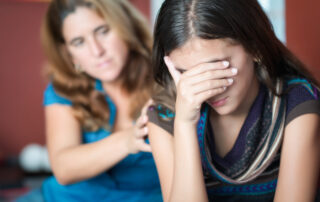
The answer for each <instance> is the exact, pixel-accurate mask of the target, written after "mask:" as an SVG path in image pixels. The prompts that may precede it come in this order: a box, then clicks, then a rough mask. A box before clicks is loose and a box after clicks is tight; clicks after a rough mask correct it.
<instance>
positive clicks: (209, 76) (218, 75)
mask: <svg viewBox="0 0 320 202" xmlns="http://www.w3.org/2000/svg"><path fill="white" fill-rule="evenodd" d="M237 73H238V70H237V68H228V69H225V70H211V71H207V72H202V73H200V74H197V75H194V76H192V77H187V78H186V77H184V78H181V80H183V81H184V82H187V83H188V84H189V85H193V84H197V83H200V82H203V81H206V80H213V79H222V78H230V79H231V77H234V76H235V75H237Z"/></svg>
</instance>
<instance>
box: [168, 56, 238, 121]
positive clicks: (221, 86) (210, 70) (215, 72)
mask: <svg viewBox="0 0 320 202" xmlns="http://www.w3.org/2000/svg"><path fill="white" fill-rule="evenodd" d="M164 61H165V64H166V65H167V67H168V70H169V72H170V74H171V76H172V78H173V80H174V82H175V84H176V87H177V99H176V106H175V111H176V120H179V121H184V122H189V123H194V124H196V123H197V121H198V119H199V116H200V113H199V111H200V107H201V104H202V103H203V102H205V101H206V100H208V99H210V98H212V97H214V96H216V95H219V94H221V93H223V92H224V91H225V90H226V89H227V87H228V86H230V85H232V83H233V79H232V78H231V77H233V76H235V75H236V74H237V69H235V68H229V65H230V64H229V62H228V61H219V62H209V63H201V64H198V65H196V66H194V67H192V68H191V69H189V70H187V71H185V72H183V73H180V72H179V71H178V70H177V69H176V68H175V67H174V64H173V62H172V61H171V59H170V58H169V57H168V56H166V57H164Z"/></svg>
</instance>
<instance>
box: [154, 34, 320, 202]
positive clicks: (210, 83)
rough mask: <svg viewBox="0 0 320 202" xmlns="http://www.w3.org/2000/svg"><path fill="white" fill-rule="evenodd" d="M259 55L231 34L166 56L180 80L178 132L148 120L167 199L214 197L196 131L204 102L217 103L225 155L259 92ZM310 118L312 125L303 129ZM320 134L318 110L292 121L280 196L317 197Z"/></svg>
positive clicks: (218, 142)
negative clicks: (255, 62)
mask: <svg viewBox="0 0 320 202" xmlns="http://www.w3.org/2000/svg"><path fill="white" fill-rule="evenodd" d="M253 59H254V58H253V57H252V56H251V55H250V54H248V53H247V52H246V51H245V50H244V48H243V47H242V46H241V44H237V43H235V42H234V41H232V40H230V39H216V40H204V39H199V38H192V39H190V40H189V41H188V42H187V43H186V44H185V45H183V46H182V47H180V48H178V49H176V50H173V51H172V52H171V53H170V55H168V56H166V57H165V58H164V61H165V63H166V65H167V67H168V69H169V72H170V74H171V76H172V77H173V79H174V81H175V83H176V86H177V99H176V106H175V110H176V116H175V121H174V135H173V136H172V134H169V133H168V132H166V131H164V130H163V129H161V128H159V126H157V125H155V124H153V123H148V127H149V131H150V133H149V139H150V142H151V146H152V152H153V155H154V158H155V161H156V165H157V169H158V173H159V177H160V182H161V188H162V193H163V198H164V201H208V199H207V193H206V189H205V183H204V180H203V173H202V167H201V158H200V152H199V146H198V140H197V134H196V124H197V121H198V120H199V116H200V113H199V109H200V105H201V104H202V103H203V102H207V103H208V104H209V105H210V106H211V109H210V121H211V122H210V124H211V125H212V128H213V130H214V137H213V138H214V140H215V147H216V149H217V151H216V152H217V153H218V154H219V155H220V156H221V157H223V156H225V155H226V154H227V153H228V152H229V151H230V150H231V149H232V147H233V145H234V143H235V141H236V139H237V137H238V135H239V131H240V129H241V127H242V125H243V123H244V121H245V118H246V116H247V114H248V112H249V110H250V107H251V105H252V103H253V102H254V100H255V98H256V96H257V94H258V90H259V82H258V81H257V78H256V75H255V73H254V66H253ZM233 68H236V69H237V71H232V69H233ZM182 70H185V71H182ZM181 72H183V73H181ZM230 79H232V82H230V81H231V80H230ZM228 81H229V82H228ZM230 124H232V127H230ZM306 124H308V126H309V127H310V128H309V130H303V126H305V125H306ZM301 134H304V135H303V140H301V139H302V137H301ZM317 134H319V117H318V116H317V115H315V114H306V115H302V116H299V117H298V118H296V119H294V120H293V121H292V122H291V123H290V124H288V125H287V126H286V128H285V133H284V136H285V137H284V143H283V146H282V156H281V165H280V173H279V179H278V180H279V182H278V186H277V189H276V196H275V201H311V199H312V198H313V197H314V194H315V187H316V180H317V179H318V178H317V173H318V172H317V171H318V170H319V143H320V142H319V137H318V135H317ZM293 154H295V155H293ZM303 165H308V168H305V166H303ZM292 166H293V167H292ZM306 169H307V170H308V172H306ZM284 170H285V171H288V172H284ZM289 170H290V171H289ZM289 190H296V191H295V192H294V193H292V191H289ZM289 192H290V193H289Z"/></svg>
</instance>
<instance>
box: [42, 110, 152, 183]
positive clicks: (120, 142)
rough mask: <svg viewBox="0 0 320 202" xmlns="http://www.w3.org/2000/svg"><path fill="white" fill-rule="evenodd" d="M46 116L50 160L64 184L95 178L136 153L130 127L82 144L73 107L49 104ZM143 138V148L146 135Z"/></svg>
mask: <svg viewBox="0 0 320 202" xmlns="http://www.w3.org/2000/svg"><path fill="white" fill-rule="evenodd" d="M45 118H46V136H47V146H48V151H49V157H50V163H51V167H52V170H53V173H54V175H55V176H56V178H57V180H58V181H59V182H60V183H61V184H70V183H74V182H78V181H81V180H84V179H88V178H91V177H94V176H96V175H98V174H100V173H102V172H103V171H106V170H108V169H109V168H111V167H113V166H114V165H115V164H117V163H118V162H119V161H121V160H122V159H124V158H125V157H126V156H127V155H128V154H129V153H131V152H132V151H130V146H132V145H129V144H130V141H131V139H130V137H131V136H132V137H133V135H132V131H130V130H124V131H119V132H115V133H113V134H111V135H110V136H109V137H107V138H104V139H103V140H101V141H97V142H94V143H90V144H82V133H81V127H80V124H79V122H78V121H77V120H76V118H75V117H74V116H73V112H72V108H71V107H70V106H63V105H59V104H54V105H50V106H47V107H45ZM141 141H142V142H141V147H143V146H144V145H143V143H144V142H143V138H141ZM137 144H140V143H139V142H138V143H137ZM146 149H147V148H146Z"/></svg>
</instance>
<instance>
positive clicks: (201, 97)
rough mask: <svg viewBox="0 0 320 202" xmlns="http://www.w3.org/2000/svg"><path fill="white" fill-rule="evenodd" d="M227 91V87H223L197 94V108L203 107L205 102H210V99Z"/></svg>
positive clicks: (195, 102) (195, 100)
mask: <svg viewBox="0 0 320 202" xmlns="http://www.w3.org/2000/svg"><path fill="white" fill-rule="evenodd" d="M225 90H226V87H221V88H216V89H211V90H207V91H203V92H201V93H199V94H197V96H195V98H194V104H195V105H196V106H201V104H202V103H203V102H205V101H206V100H208V99H209V98H211V97H213V96H216V95H219V94H221V93H223V92H224V91H225Z"/></svg>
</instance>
